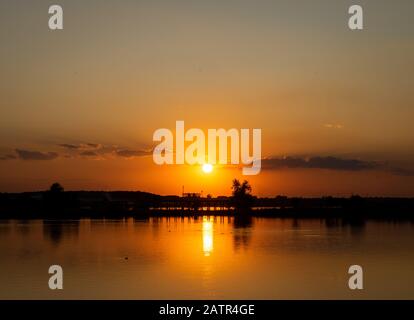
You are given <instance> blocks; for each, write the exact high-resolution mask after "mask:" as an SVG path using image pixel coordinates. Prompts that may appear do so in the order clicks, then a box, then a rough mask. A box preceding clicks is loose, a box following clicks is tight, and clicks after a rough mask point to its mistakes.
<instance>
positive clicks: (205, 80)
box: [0, 0, 414, 196]
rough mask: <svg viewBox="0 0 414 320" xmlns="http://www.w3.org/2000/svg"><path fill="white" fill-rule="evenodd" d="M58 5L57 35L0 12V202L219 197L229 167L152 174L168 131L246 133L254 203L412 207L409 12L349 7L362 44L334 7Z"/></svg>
mask: <svg viewBox="0 0 414 320" xmlns="http://www.w3.org/2000/svg"><path fill="white" fill-rule="evenodd" d="M60 3H61V4H62V6H63V8H64V17H65V18H64V21H65V23H64V30H63V31H59V32H52V31H50V30H48V28H47V8H48V5H49V2H48V1H36V3H29V4H23V3H20V2H16V1H2V3H1V4H0V30H1V31H0V42H1V44H2V45H1V48H2V50H1V51H0V70H1V77H0V192H5V191H10V192H11V191H30V190H43V189H46V188H47V187H48V186H49V185H50V184H51V183H53V182H54V181H59V182H61V183H62V184H63V186H64V187H66V189H71V190H78V189H94V190H102V189H105V190H118V189H127V190H144V191H151V192H155V193H161V194H179V193H181V188H182V185H185V187H186V190H188V191H194V192H196V191H200V190H203V192H204V193H205V194H207V193H212V194H214V195H218V194H229V192H230V189H229V188H230V185H231V180H232V178H234V177H239V178H243V177H242V176H241V174H240V170H234V169H229V168H216V169H215V170H214V171H213V173H212V174H210V175H206V174H204V173H202V171H201V170H200V168H199V167H188V166H172V167H160V166H156V165H155V164H154V163H153V162H152V159H151V155H150V154H148V151H150V150H151V148H152V147H153V146H154V143H153V142H152V134H153V132H154V131H155V130H157V129H159V128H170V129H174V127H175V121H177V120H184V121H185V123H186V126H188V128H190V127H195V128H201V129H203V130H207V129H209V128H225V129H229V128H239V129H240V128H260V129H262V155H263V157H266V158H274V159H279V160H278V161H276V162H272V161H269V162H268V166H267V168H266V169H264V170H262V172H261V173H260V174H259V175H258V176H255V177H248V179H249V180H250V181H251V182H252V185H253V191H254V193H257V194H260V195H275V194H288V195H308V196H316V195H326V194H333V195H349V194H352V193H359V194H367V195H404V196H413V195H414V194H413V190H414V171H413V170H414V151H413V150H414V140H413V137H414V127H413V126H412V124H411V122H412V119H413V118H414V108H413V107H414V100H413V95H412V87H413V84H414V83H413V77H412V74H411V72H409V71H410V70H414V68H413V67H414V58H413V57H414V42H413V41H412V40H413V36H414V26H413V24H412V21H411V19H412V18H411V14H410V13H411V12H412V11H413V9H414V4H413V3H412V1H403V0H400V1H395V2H392V3H391V2H390V1H375V3H374V2H373V1H361V3H362V5H363V7H364V12H365V22H366V28H365V29H364V30H363V31H362V32H351V31H350V30H349V29H348V27H347V5H348V2H347V1H335V3H332V1H327V0H319V1H313V2H312V3H310V2H308V1H296V2H295V3H292V2H290V1H257V2H254V3H250V2H247V1H229V2H225V3H224V2H223V1H208V2H203V3H201V2H190V3H188V2H185V1H179V0H174V1H161V2H153V1H126V2H125V3H124V4H123V5H119V3H118V2H116V1H106V2H105V3H102V2H100V1H88V2H87V3H85V2H82V1H60ZM397 3H398V5H397ZM88 144H89V145H88ZM284 157H285V158H284ZM286 157H288V158H286ZM327 157H331V158H327ZM292 158H293V159H294V161H293V160H292ZM35 159H37V160H35ZM40 159H42V160H40ZM280 159H282V160H280ZM312 159H313V160H312ZM315 159H316V160H315ZM343 160H344V161H357V162H352V163H349V162H343ZM298 162H299V164H297V163H298Z"/></svg>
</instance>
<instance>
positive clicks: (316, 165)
mask: <svg viewBox="0 0 414 320" xmlns="http://www.w3.org/2000/svg"><path fill="white" fill-rule="evenodd" d="M378 167H380V164H379V163H377V162H373V161H363V160H357V159H341V158H337V157H311V158H298V157H285V158H270V159H263V160H262V168H263V169H280V168H305V169H306V168H307V169H331V170H348V171H361V170H369V169H375V168H378Z"/></svg>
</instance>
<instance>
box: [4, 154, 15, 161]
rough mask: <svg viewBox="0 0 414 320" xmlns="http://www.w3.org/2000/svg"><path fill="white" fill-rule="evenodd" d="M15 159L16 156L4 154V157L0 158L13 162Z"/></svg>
mask: <svg viewBox="0 0 414 320" xmlns="http://www.w3.org/2000/svg"><path fill="white" fill-rule="evenodd" d="M16 158H17V156H16V155H14V154H5V155H2V156H0V160H13V159H16Z"/></svg>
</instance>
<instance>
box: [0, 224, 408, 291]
mask: <svg viewBox="0 0 414 320" xmlns="http://www.w3.org/2000/svg"><path fill="white" fill-rule="evenodd" d="M413 231H414V225H413V224H412V223H409V222H401V223H392V222H380V221H366V222H355V221H353V222H346V221H341V220H326V219H312V220H300V219H299V220H296V219H279V218H249V219H246V218H230V217H207V216H206V217H199V218H187V217H185V218H167V217H163V218H149V219H146V220H137V219H133V218H129V219H122V220H105V219H96V220H93V219H81V220H64V221H55V220H29V221H26V220H3V221H0V299H361V298H362V299H414V250H413V248H414V233H413ZM53 264H58V265H61V266H62V267H63V271H64V290H61V291H52V290H50V289H49V288H48V279H49V274H48V268H49V266H50V265H53ZM353 264H359V265H361V266H362V267H363V268H364V287H365V288H364V290H362V291H351V290H350V289H349V288H348V277H349V275H348V273H347V271H348V268H349V266H350V265H353Z"/></svg>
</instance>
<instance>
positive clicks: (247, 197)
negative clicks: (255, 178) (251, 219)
mask: <svg viewBox="0 0 414 320" xmlns="http://www.w3.org/2000/svg"><path fill="white" fill-rule="evenodd" d="M231 189H232V200H233V205H234V207H235V208H236V209H241V208H250V207H251V206H252V203H253V196H252V195H251V192H252V187H251V186H250V184H249V182H248V181H247V180H244V181H243V182H240V181H239V180H237V179H234V180H233V185H232V187H231Z"/></svg>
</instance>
